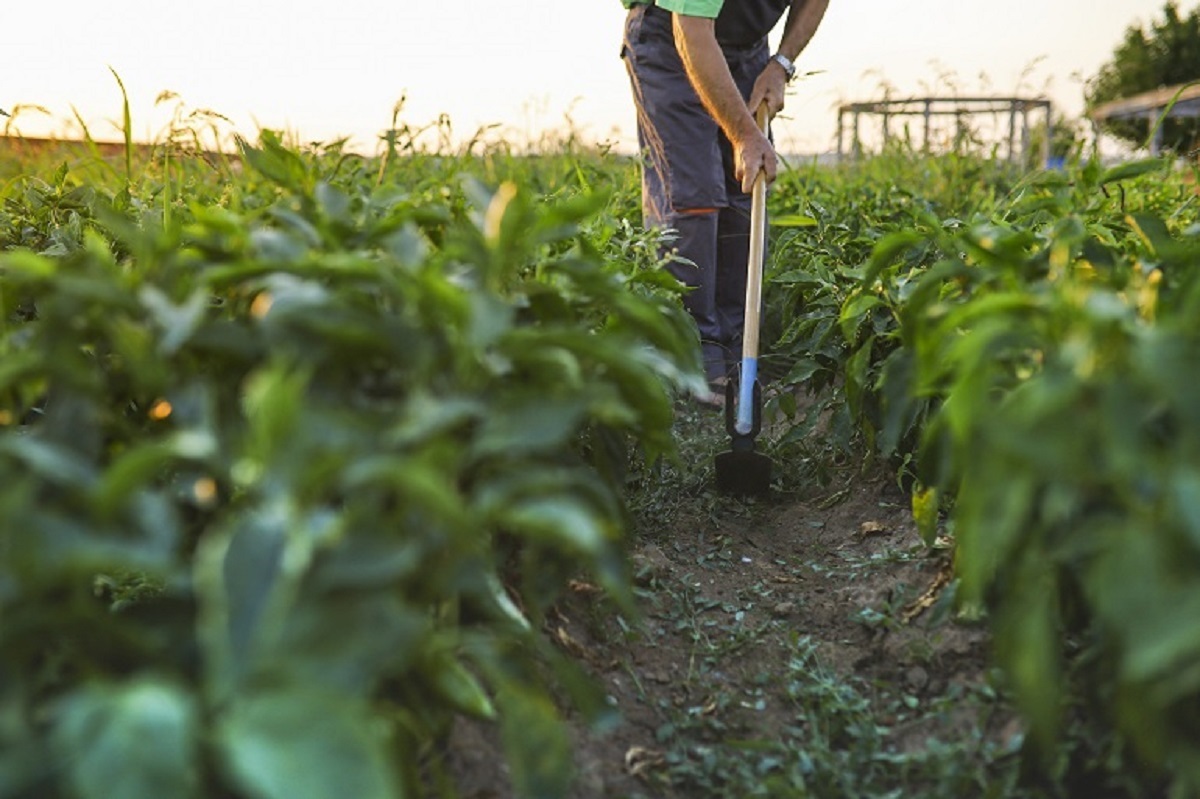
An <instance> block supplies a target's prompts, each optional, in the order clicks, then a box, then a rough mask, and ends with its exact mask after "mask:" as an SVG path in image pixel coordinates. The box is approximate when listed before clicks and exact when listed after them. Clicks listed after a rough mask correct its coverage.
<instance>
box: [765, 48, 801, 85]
mask: <svg viewBox="0 0 1200 799" xmlns="http://www.w3.org/2000/svg"><path fill="white" fill-rule="evenodd" d="M771 60H772V61H774V62H775V63H776V64H779V66H781V67H783V71H784V73H785V74H786V75H787V79H788V80H791V79H792V78H794V77H796V65H795V64H793V63H792V59H790V58H788V57H787V56H785V55H784V54H783V53H776V54H775V55H773V56H771Z"/></svg>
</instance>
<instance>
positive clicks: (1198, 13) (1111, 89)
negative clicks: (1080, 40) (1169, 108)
mask: <svg viewBox="0 0 1200 799" xmlns="http://www.w3.org/2000/svg"><path fill="white" fill-rule="evenodd" d="M1162 13H1163V16H1162V19H1161V20H1160V21H1156V22H1154V23H1153V24H1152V25H1151V28H1150V30H1149V32H1147V31H1146V30H1145V29H1144V28H1143V27H1142V25H1140V24H1135V25H1131V26H1130V27H1128V28H1127V29H1126V30H1125V38H1124V40H1123V41H1122V42H1121V44H1120V45H1119V46H1118V47H1117V49H1116V50H1115V51H1114V53H1113V58H1112V60H1111V61H1109V62H1108V63H1107V64H1105V65H1104V66H1103V67H1101V68H1100V71H1099V72H1098V73H1097V74H1096V75H1095V76H1093V77H1092V78H1091V80H1089V81H1088V84H1087V88H1086V89H1085V90H1084V97H1085V99H1086V100H1087V103H1088V105H1089V106H1096V105H1099V104H1101V103H1105V102H1108V101H1109V100H1118V99H1120V98H1122V97H1129V96H1131V95H1135V94H1139V93H1141V92H1146V91H1151V90H1153V89H1158V88H1162V87H1165V86H1175V85H1178V84H1183V83H1190V82H1192V81H1195V80H1200V7H1198V8H1195V9H1193V10H1192V11H1191V13H1189V14H1188V15H1187V16H1180V13H1179V7H1178V4H1177V3H1176V2H1174V0H1169V2H1167V3H1166V5H1164V6H1163V11H1162ZM1150 124H1151V123H1150V122H1149V121H1148V120H1115V121H1113V122H1111V123H1109V124H1108V125H1106V126H1105V131H1106V132H1108V133H1111V134H1112V135H1113V136H1116V137H1117V138H1119V139H1122V140H1124V141H1127V142H1129V143H1130V144H1134V145H1138V144H1142V143H1144V142H1145V141H1146V138H1147V137H1148V136H1149V135H1150ZM1198 135H1200V121H1198V120H1196V119H1188V118H1183V117H1173V118H1170V119H1168V120H1167V121H1166V123H1165V124H1164V125H1163V146H1164V147H1166V148H1169V149H1171V150H1174V151H1175V152H1186V151H1188V150H1190V149H1192V148H1193V147H1194V143H1195V142H1196V141H1197V138H1198Z"/></svg>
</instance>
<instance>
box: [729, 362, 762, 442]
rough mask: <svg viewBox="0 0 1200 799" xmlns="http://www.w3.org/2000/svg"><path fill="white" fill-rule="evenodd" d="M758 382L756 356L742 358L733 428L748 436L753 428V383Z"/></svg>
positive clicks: (741, 434)
mask: <svg viewBox="0 0 1200 799" xmlns="http://www.w3.org/2000/svg"><path fill="white" fill-rule="evenodd" d="M756 382H758V358H742V377H741V380H740V381H739V382H738V401H737V418H736V419H735V420H734V423H733V429H734V430H735V431H737V434H738V435H739V436H748V435H750V431H751V430H753V429H754V384H755V383H756Z"/></svg>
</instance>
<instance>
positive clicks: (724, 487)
mask: <svg viewBox="0 0 1200 799" xmlns="http://www.w3.org/2000/svg"><path fill="white" fill-rule="evenodd" d="M716 467H717V490H719V491H721V492H722V493H725V494H733V495H735V496H744V497H745V496H754V497H762V496H766V495H767V494H768V493H769V492H770V490H771V459H770V458H768V457H767V456H766V455H763V454H762V453H761V452H755V451H753V450H745V451H742V452H738V451H736V450H735V451H732V452H722V453H720V454H719V455H717V460H716Z"/></svg>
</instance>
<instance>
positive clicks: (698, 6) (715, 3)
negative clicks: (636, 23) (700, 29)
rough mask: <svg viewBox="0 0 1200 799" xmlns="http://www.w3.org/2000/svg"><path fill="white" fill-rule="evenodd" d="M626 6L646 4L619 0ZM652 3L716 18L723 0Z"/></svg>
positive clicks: (642, 1)
mask: <svg viewBox="0 0 1200 799" xmlns="http://www.w3.org/2000/svg"><path fill="white" fill-rule="evenodd" d="M621 2H622V3H623V4H624V5H625V7H626V8H629V7H630V6H636V5H648V4H647V3H646V2H645V0H621ZM652 5H656V6H661V7H662V8H664V9H666V10H667V11H674V12H675V13H676V14H687V15H688V16H689V17H708V18H709V19H716V18H717V14H719V13H720V12H721V6H723V5H725V0H654V2H653V3H652Z"/></svg>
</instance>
